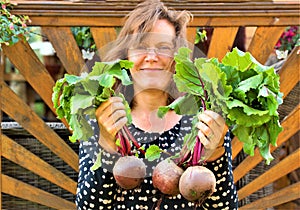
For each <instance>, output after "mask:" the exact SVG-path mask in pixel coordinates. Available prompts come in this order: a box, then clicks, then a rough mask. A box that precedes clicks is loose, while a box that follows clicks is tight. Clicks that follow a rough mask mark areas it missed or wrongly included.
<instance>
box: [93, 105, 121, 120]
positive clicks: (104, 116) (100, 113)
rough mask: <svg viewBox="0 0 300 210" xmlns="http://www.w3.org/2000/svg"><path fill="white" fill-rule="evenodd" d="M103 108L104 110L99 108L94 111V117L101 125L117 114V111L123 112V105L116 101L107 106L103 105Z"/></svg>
mask: <svg viewBox="0 0 300 210" xmlns="http://www.w3.org/2000/svg"><path fill="white" fill-rule="evenodd" d="M104 106H105V108H103V107H102V106H100V107H99V108H98V109H97V110H96V117H97V119H98V121H99V122H101V123H103V122H106V121H107V120H109V118H110V117H111V116H112V115H113V114H114V113H115V112H117V111H119V110H122V111H123V112H125V105H124V104H123V103H122V102H118V101H117V102H113V103H109V104H108V105H107V104H105V105H104ZM125 113H126V112H125Z"/></svg>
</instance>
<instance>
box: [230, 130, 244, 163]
mask: <svg viewBox="0 0 300 210" xmlns="http://www.w3.org/2000/svg"><path fill="white" fill-rule="evenodd" d="M231 147H232V160H233V159H235V158H236V156H237V155H238V154H239V153H240V151H241V150H242V149H243V142H241V141H240V140H239V139H238V138H237V137H236V136H235V137H234V138H233V139H232V141H231Z"/></svg>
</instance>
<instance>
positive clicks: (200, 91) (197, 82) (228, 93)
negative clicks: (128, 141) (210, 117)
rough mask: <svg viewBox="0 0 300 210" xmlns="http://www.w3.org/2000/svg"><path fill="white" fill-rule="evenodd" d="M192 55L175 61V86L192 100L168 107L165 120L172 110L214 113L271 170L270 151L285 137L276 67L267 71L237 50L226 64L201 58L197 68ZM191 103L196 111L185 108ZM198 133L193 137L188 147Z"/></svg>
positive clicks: (185, 53)
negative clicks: (279, 111) (279, 136)
mask: <svg viewBox="0 0 300 210" xmlns="http://www.w3.org/2000/svg"><path fill="white" fill-rule="evenodd" d="M190 53H191V50H190V49H188V48H180V49H179V51H178V54H177V55H176V56H175V61H176V67H175V68H176V74H175V75H174V80H175V83H176V85H177V87H178V89H179V91H182V92H185V93H186V95H185V96H184V97H182V98H180V99H179V100H177V101H175V102H174V103H172V104H171V105H169V106H168V107H161V108H160V110H159V116H163V115H164V114H165V113H166V112H167V111H168V110H169V109H174V110H175V111H176V112H177V113H178V114H197V113H198V112H199V111H201V110H202V109H211V110H213V111H215V112H217V113H220V114H221V115H222V116H223V117H224V118H225V119H226V123H227V125H228V126H230V127H231V129H232V132H233V134H234V135H236V136H237V137H238V138H239V140H240V141H242V142H243V143H244V151H245V152H246V153H247V154H250V155H253V154H254V149H255V147H259V150H260V153H261V155H262V157H263V158H264V159H265V160H266V163H267V164H269V163H270V161H271V160H272V159H273V157H272V155H271V154H270V150H269V146H270V144H272V145H274V146H275V145H276V139H277V136H278V134H279V133H280V132H281V131H282V127H281V126H280V124H279V117H278V112H277V109H278V106H279V105H280V104H281V103H282V93H280V91H279V76H278V75H277V74H276V73H275V71H274V69H273V67H268V66H263V65H261V64H260V63H258V62H257V61H256V60H255V58H254V57H253V56H252V55H251V54H250V53H249V52H247V53H244V52H242V51H240V50H238V49H237V48H234V49H233V51H232V52H229V53H227V54H226V56H225V57H224V58H223V59H222V62H221V63H220V62H219V61H218V60H217V59H216V58H212V59H205V58H198V59H195V61H194V62H192V61H191V60H190V58H189V57H190ZM187 101H189V104H190V106H192V105H191V104H193V107H190V108H186V107H184V106H183V104H186V103H187ZM191 102H192V103H191ZM194 129H195V128H194ZM196 133H197V132H193V131H192V132H191V134H190V135H189V136H187V137H186V141H187V139H190V138H194V137H195V136H194V135H196ZM194 139H195V138H194Z"/></svg>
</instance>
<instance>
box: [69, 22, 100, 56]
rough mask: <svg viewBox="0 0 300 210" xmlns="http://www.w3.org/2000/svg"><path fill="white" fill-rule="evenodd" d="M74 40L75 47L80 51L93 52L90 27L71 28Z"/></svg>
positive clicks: (94, 48)
mask: <svg viewBox="0 0 300 210" xmlns="http://www.w3.org/2000/svg"><path fill="white" fill-rule="evenodd" d="M71 30H72V33H73V35H74V38H75V40H76V42H77V45H78V46H79V47H80V48H81V49H85V50H90V51H95V50H96V45H95V41H94V39H93V36H92V33H91V30H90V27H87V26H83V27H71Z"/></svg>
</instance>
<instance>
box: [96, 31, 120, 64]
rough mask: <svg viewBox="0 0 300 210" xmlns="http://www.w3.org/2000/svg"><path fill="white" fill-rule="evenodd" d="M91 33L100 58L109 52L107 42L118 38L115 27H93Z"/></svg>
mask: <svg viewBox="0 0 300 210" xmlns="http://www.w3.org/2000/svg"><path fill="white" fill-rule="evenodd" d="M91 33H92V35H93V39H94V41H95V44H96V47H97V51H98V53H99V55H100V58H102V57H103V55H105V54H106V52H107V44H109V43H111V42H112V41H115V40H116V38H117V32H116V30H115V28H114V27H91Z"/></svg>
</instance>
